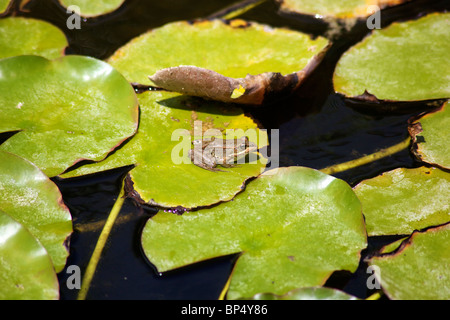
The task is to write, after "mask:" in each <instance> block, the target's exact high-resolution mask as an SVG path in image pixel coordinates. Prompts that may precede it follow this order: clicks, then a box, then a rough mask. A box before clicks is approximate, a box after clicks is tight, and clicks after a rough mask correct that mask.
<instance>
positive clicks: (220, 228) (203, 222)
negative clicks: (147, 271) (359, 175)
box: [142, 167, 366, 299]
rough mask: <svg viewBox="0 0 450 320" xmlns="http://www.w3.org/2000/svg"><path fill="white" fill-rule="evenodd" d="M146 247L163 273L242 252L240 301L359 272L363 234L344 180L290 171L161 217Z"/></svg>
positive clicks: (235, 276) (235, 294)
mask: <svg viewBox="0 0 450 320" xmlns="http://www.w3.org/2000/svg"><path fill="white" fill-rule="evenodd" d="M142 246H143V250H144V252H145V254H146V256H147V257H148V259H149V261H150V262H151V263H153V264H154V265H155V267H156V268H157V270H158V271H159V272H164V271H168V270H172V269H175V268H179V267H183V266H186V265H189V264H192V263H195V262H198V261H203V260H206V259H211V258H214V257H218V256H223V255H228V254H233V253H239V252H242V254H241V255H240V257H239V258H238V260H237V262H236V265H235V267H234V270H233V272H232V275H231V282H230V287H229V290H228V293H227V298H228V299H236V298H243V297H251V296H253V295H255V294H257V293H260V292H272V293H274V294H278V295H280V294H285V293H287V292H288V291H290V290H293V289H295V288H299V287H310V286H320V285H322V284H323V283H324V282H325V281H326V280H327V278H328V277H329V276H330V275H331V274H332V273H333V272H334V271H335V270H350V271H355V269H356V268H357V266H358V263H359V259H360V251H361V250H362V249H363V248H365V247H366V232H365V228H364V221H363V217H362V214H361V206H360V203H359V200H358V198H357V197H356V195H355V194H354V193H353V191H352V189H351V188H350V187H349V186H348V184H347V183H345V182H344V181H342V180H339V179H336V178H333V177H331V176H329V175H326V174H324V173H321V172H319V171H316V170H313V169H310V168H304V167H289V168H278V169H273V170H268V171H266V172H265V173H263V174H262V175H261V176H259V177H258V178H257V179H255V180H252V181H251V182H250V183H248V185H247V186H246V188H245V190H244V191H243V192H242V193H239V194H238V195H237V196H236V197H235V198H234V199H233V201H229V202H225V203H222V204H220V205H217V206H215V207H213V208H209V209H202V210H199V211H195V212H189V213H185V214H183V215H182V216H179V215H174V214H171V213H167V212H159V213H157V214H156V215H155V216H154V217H152V218H151V219H149V220H148V222H147V223H146V225H145V227H144V230H143V232H142Z"/></svg>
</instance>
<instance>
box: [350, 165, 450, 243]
mask: <svg viewBox="0 0 450 320" xmlns="http://www.w3.org/2000/svg"><path fill="white" fill-rule="evenodd" d="M354 190H355V193H356V195H357V196H358V198H359V199H360V200H361V203H362V207H363V213H364V216H365V218H366V225H367V233H368V234H369V236H377V235H395V234H410V233H411V232H413V231H414V230H420V229H424V228H427V227H430V226H435V225H439V224H442V223H446V222H448V221H450V206H449V202H448V199H449V198H450V174H449V173H447V172H445V171H442V170H439V169H437V168H426V167H420V168H415V169H405V168H399V169H395V170H392V171H389V172H385V173H383V174H382V175H379V176H377V177H375V178H372V179H367V180H364V181H362V182H361V183H359V184H358V185H357V186H355V188H354Z"/></svg>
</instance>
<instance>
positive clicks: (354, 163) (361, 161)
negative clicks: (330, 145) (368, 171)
mask: <svg viewBox="0 0 450 320" xmlns="http://www.w3.org/2000/svg"><path fill="white" fill-rule="evenodd" d="M410 143H411V138H410V137H408V138H407V139H405V140H403V141H402V142H400V143H398V144H396V145H393V146H392V147H389V148H386V149H381V150H380V151H377V152H375V153H372V154H369V155H367V156H364V157H361V158H358V159H355V160H351V161H347V162H344V163H339V164H335V165H332V166H329V167H326V168H323V169H321V170H320V171H322V172H323V173H326V174H333V173H338V172H342V171H346V170H349V169H353V168H356V167H359V166H362V165H365V164H368V163H371V162H374V161H376V160H379V159H381V158H385V157H388V156H390V155H393V154H395V153H397V152H400V151H402V150H403V149H406V148H407V147H408V146H409V145H410Z"/></svg>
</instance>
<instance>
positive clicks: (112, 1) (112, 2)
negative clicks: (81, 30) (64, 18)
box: [59, 0, 125, 17]
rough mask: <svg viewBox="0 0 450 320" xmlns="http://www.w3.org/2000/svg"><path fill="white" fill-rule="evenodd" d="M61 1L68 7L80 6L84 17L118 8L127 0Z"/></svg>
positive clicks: (60, 0) (98, 14)
mask: <svg viewBox="0 0 450 320" xmlns="http://www.w3.org/2000/svg"><path fill="white" fill-rule="evenodd" d="M59 2H60V3H61V5H63V6H64V7H66V8H68V7H70V6H77V7H79V8H80V15H81V16H82V17H95V16H100V15H103V14H107V13H111V12H113V11H115V10H117V9H118V8H119V7H120V6H121V5H122V4H123V3H124V2H125V0H95V1H92V0H59Z"/></svg>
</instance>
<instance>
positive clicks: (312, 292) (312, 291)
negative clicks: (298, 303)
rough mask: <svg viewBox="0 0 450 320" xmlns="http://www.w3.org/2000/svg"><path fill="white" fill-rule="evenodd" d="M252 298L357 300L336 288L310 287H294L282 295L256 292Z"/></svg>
mask: <svg viewBox="0 0 450 320" xmlns="http://www.w3.org/2000/svg"><path fill="white" fill-rule="evenodd" d="M252 300H358V298H356V297H354V296H352V295H349V294H347V293H345V292H343V291H340V290H337V289H332V288H326V287H312V288H299V289H294V290H291V291H289V292H288V293H286V294H284V295H276V294H273V293H258V294H256V295H254V296H253V297H252Z"/></svg>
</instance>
